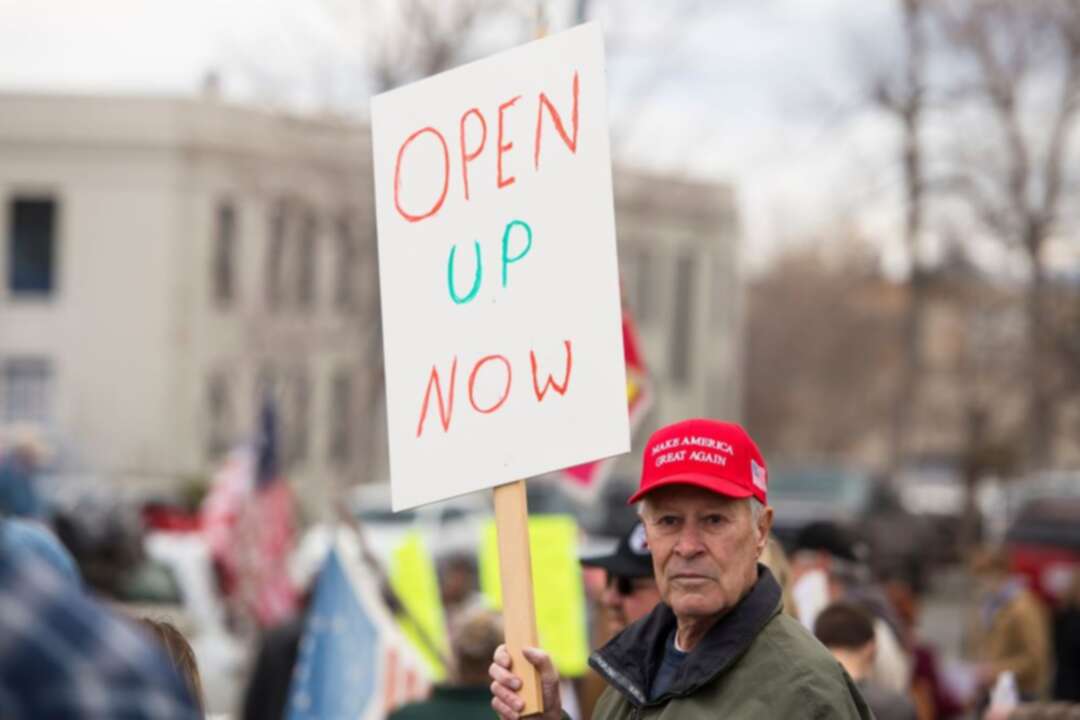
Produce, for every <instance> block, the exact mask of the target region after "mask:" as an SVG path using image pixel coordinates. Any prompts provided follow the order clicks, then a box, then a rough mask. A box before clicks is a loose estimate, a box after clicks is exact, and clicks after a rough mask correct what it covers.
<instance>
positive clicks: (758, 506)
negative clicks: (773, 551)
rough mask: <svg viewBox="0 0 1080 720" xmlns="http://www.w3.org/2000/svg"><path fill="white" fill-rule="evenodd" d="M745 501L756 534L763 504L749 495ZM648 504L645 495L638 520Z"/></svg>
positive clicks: (759, 524)
mask: <svg viewBox="0 0 1080 720" xmlns="http://www.w3.org/2000/svg"><path fill="white" fill-rule="evenodd" d="M746 499H747V501H748V502H749V504H750V519H751V520H752V521H753V523H754V532H755V533H756V532H757V529H758V528H759V527H760V526H761V516H762V515H764V514H765V503H763V502H761V501H760V500H758V499H757V498H756V497H754V496H753V495H751V496H750V497H748V498H746ZM648 502H649V496H648V495H646V496H645V497H643V498H642V499H641V502H639V503H638V506H637V514H638V517H640V518H644V517H645V507H646V505H647V504H648Z"/></svg>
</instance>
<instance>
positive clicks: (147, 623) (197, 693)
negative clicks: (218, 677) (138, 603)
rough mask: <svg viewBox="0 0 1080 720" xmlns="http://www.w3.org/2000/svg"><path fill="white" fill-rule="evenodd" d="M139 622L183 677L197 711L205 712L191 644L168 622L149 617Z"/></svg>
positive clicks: (196, 663)
mask: <svg viewBox="0 0 1080 720" xmlns="http://www.w3.org/2000/svg"><path fill="white" fill-rule="evenodd" d="M140 622H141V623H142V624H143V627H145V628H147V629H149V630H150V632H151V633H153V635H154V637H155V638H157V640H158V642H159V643H161V646H162V647H163V648H164V650H165V654H166V655H168V657H169V661H170V662H171V663H172V666H173V668H174V669H175V670H176V672H177V674H178V675H179V676H180V677H181V678H183V680H184V684H185V685H186V686H187V689H188V691H189V692H190V693H191V697H192V699H193V700H194V701H195V706H196V707H197V708H198V709H199V713H200V714H202V713H203V712H205V709H206V708H205V707H204V704H203V693H202V679H201V678H200V677H199V664H198V662H196V660H195V651H194V650H192V649H191V644H190V643H188V641H187V638H185V637H184V634H183V633H181V632H180V631H179V630H178V629H177V628H176V626H175V625H173V624H172V623H170V622H166V621H164V620H152V619H150V618H142V619H141V620H140Z"/></svg>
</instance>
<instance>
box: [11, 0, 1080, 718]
mask: <svg viewBox="0 0 1080 720" xmlns="http://www.w3.org/2000/svg"><path fill="white" fill-rule="evenodd" d="M587 21H595V22H597V23H599V25H600V27H601V29H602V31H603V34H604V38H605V47H606V63H607V67H606V73H607V83H608V87H607V92H608V106H609V127H610V137H611V145H612V156H613V167H612V174H613V182H614V190H615V224H616V231H617V245H618V260H619V270H620V283H621V294H622V303H623V334H624V341H625V342H626V356H627V357H626V360H627V378H628V387H627V400H628V406H629V409H630V416H631V424H632V428H633V448H632V451H631V453H629V454H628V455H626V456H623V457H620V458H617V459H614V460H612V461H610V462H604V463H597V464H595V465H590V466H586V467H583V468H576V469H574V470H572V471H570V472H566V473H554V474H552V475H551V476H546V477H540V478H530V479H529V481H528V491H529V509H530V513H532V514H533V516H534V517H540V518H549V519H550V518H558V521H557V522H554V523H552V524H548V525H545V526H543V527H542V528H540V529H534V531H535V532H539V533H541V534H542V537H545V538H549V540H548V541H546V542H548V543H549V545H548V546H547V549H548V550H550V552H545V553H541V555H542V558H541V559H540V560H537V561H536V562H537V565H538V566H539V568H540V569H539V570H538V572H542V573H547V574H548V575H549V576H550V577H557V578H558V580H557V582H555V583H554V585H553V587H556V588H558V594H560V597H561V598H562V604H561V605H559V606H558V607H557V608H556V609H555V610H553V611H552V612H553V613H554V615H553V616H552V617H554V618H555V620H549V621H548V622H549V627H555V628H557V629H556V630H555V631H549V632H555V633H557V634H558V637H554V636H553V635H551V634H549V635H548V636H547V639H548V640H549V641H550V642H551V643H553V644H554V645H555V646H557V647H558V648H560V652H562V653H563V655H562V656H561V657H564V658H565V660H564V664H563V667H561V668H560V669H561V670H562V671H563V675H564V676H566V677H567V682H568V683H569V682H571V681H574V682H576V683H577V691H578V692H577V695H578V697H579V698H580V701H581V702H580V707H576V708H574V710H573V712H572V714H573V713H577V714H576V715H574V716H575V717H582V718H583V717H587V716H588V705H589V691H588V689H587V688H586V687H585V686H586V685H587V683H586V682H584V681H582V680H581V678H582V677H584V676H585V667H584V657H585V655H586V654H587V651H588V649H589V648H591V647H595V646H596V644H597V643H598V642H601V641H602V640H603V639H605V638H604V637H603V634H604V633H603V631H602V629H601V628H602V621H601V618H602V617H603V615H604V612H605V608H604V603H603V601H602V596H603V593H604V589H605V582H606V580H605V577H604V574H603V573H602V572H599V573H598V572H596V571H595V570H589V569H587V568H586V569H585V570H582V568H581V567H580V565H579V564H578V558H579V557H582V556H588V555H590V554H597V553H604V552H608V551H610V550H611V549H612V548H613V547H615V545H616V542H617V541H618V539H619V538H621V537H623V536H625V535H626V533H628V532H630V531H631V529H632V528H633V526H634V524H635V522H636V515H635V511H634V508H632V507H628V506H627V505H626V498H627V497H629V495H631V494H632V493H633V491H634V490H635V489H636V487H637V483H638V474H639V472H640V457H641V455H640V454H641V449H642V446H643V444H644V442H645V440H646V438H647V437H648V436H649V434H650V433H651V432H653V431H654V430H656V429H657V428H660V427H662V426H664V425H667V424H669V423H671V422H674V421H677V420H680V419H683V418H689V417H711V418H717V419H724V420H729V421H733V422H739V423H741V424H742V425H743V426H744V427H746V429H747V430H748V431H749V433H750V434H751V435H752V436H753V438H754V439H755V440H756V442H757V444H758V445H759V446H760V448H761V450H762V452H763V454H764V457H765V458H766V460H767V462H768V466H769V504H770V505H772V506H773V507H774V508H775V512H776V515H775V518H776V519H775V524H774V528H773V532H774V535H775V536H776V538H777V539H778V541H779V543H780V544H781V545H782V546H783V548H784V550H785V551H786V553H787V555H788V556H789V558H791V559H792V560H793V561H794V560H795V559H797V556H798V553H799V551H800V549H803V550H804V549H805V547H802V546H800V542H801V541H800V537H804V538H805V534H804V533H803V531H804V530H805V529H806V528H807V527H809V526H811V525H814V524H826V525H829V526H831V527H834V528H839V529H841V530H842V531H843V535H844V537H845V538H846V541H845V542H847V544H846V545H845V548H846V549H849V550H850V551H851V553H852V557H853V558H854V562H855V563H856V564H857V565H859V566H860V568H861V569H862V570H863V571H865V573H866V575H865V577H866V578H867V582H871V581H872V582H873V583H875V584H877V585H879V586H880V587H883V588H886V590H888V595H889V598H890V600H891V601H892V602H893V603H894V605H895V606H896V610H897V611H898V612H897V614H898V615H900V616H902V622H903V625H904V628H903V632H901V633H900V634H901V635H903V638H902V639H903V644H904V646H905V650H906V651H907V652H908V653H909V654H910V655H911V657H913V658H914V657H916V655H917V653H916V649H917V648H922V650H923V651H924V652H925V654H927V655H929V656H932V657H933V658H934V659H935V668H936V669H935V670H934V671H933V673H932V674H933V677H934V678H935V679H936V680H937V681H940V682H939V685H940V687H938V689H939V690H940V691H941V692H942V693H944V695H945V696H947V697H946V699H945V700H943V699H942V698H937V702H936V704H935V703H931V704H930V705H926V704H925V703H924V704H920V705H919V711H920V718H930V717H977V716H978V715H977V714H976V713H978V712H981V707H980V705H981V704H982V706H984V705H985V699H986V698H985V696H986V693H987V691H989V689H990V688H989V687H988V686H987V683H988V682H989V683H990V684H991V685H992V684H993V681H994V680H995V679H996V678H989V679H988V678H986V677H983V676H982V675H981V674H980V668H981V667H983V666H982V665H980V663H981V660H980V658H979V650H978V647H979V645H980V640H981V638H980V632H981V631H980V630H979V627H978V624H977V623H973V618H977V617H978V614H979V612H980V608H982V607H983V606H982V604H981V603H982V602H983V600H984V598H983V595H982V594H981V593H982V592H983V591H984V590H985V589H986V586H985V585H984V584H982V582H981V580H980V578H981V573H983V572H985V571H986V568H987V567H989V566H990V565H993V563H992V562H990V563H989V565H988V564H987V562H988V561H986V557H987V554H988V553H990V554H993V556H994V558H996V559H999V560H1000V561H1001V562H1003V563H1004V564H1005V565H1006V566H1007V571H1008V574H1009V577H1010V578H1013V579H1014V580H1019V581H1021V582H1022V583H1023V585H1024V587H1025V588H1027V590H1028V591H1030V592H1031V594H1032V595H1033V596H1034V597H1035V598H1037V601H1038V602H1039V603H1040V606H1041V607H1042V608H1043V611H1044V613H1045V618H1046V628H1045V631H1046V633H1047V637H1048V638H1050V640H1051V644H1050V645H1049V646H1048V647H1047V650H1046V652H1047V663H1048V667H1052V666H1054V659H1053V653H1054V652H1055V648H1056V647H1061V646H1062V643H1060V642H1058V644H1056V645H1055V644H1054V641H1055V638H1054V635H1053V633H1054V628H1055V627H1059V625H1055V618H1061V617H1065V615H1066V614H1068V613H1076V612H1080V530H1078V528H1080V215H1078V213H1077V207H1078V204H1077V199H1078V198H1080V184H1078V183H1080V173H1078V172H1077V168H1078V167H1080V165H1078V162H1077V161H1078V159H1080V147H1078V146H1077V143H1078V142H1080V139H1078V138H1077V136H1076V133H1075V130H1076V125H1077V112H1078V109H1080V6H1078V5H1077V4H1075V3H1073V2H1069V1H1067V0H1059V1H1054V0H1036V1H1033V2H1020V1H1019V0H1015V1H1013V2H1008V1H1006V0H879V1H877V2H859V1H858V0H823V1H822V2H814V3H806V2H799V1H797V0H758V1H756V2H748V1H744V0H724V1H723V2H700V1H695V0H672V1H671V2H665V3H640V2H630V1H629V0H549V1H547V2H544V1H542V0H541V1H527V0H506V1H505V2H495V1H494V0H453V1H450V2H447V1H442V0H401V1H400V2H391V1H390V0H362V1H358V2H348V1H347V0H312V2H308V3H304V4H296V3H287V2H284V1H282V0H264V1H262V2H255V1H254V0H237V1H236V2H231V3H227V4H222V3H212V2H208V1H204V0H194V1H192V2H188V3H182V4H176V3H163V2H135V1H134V0H99V1H98V2H94V3H82V2H75V1H74V0H71V1H67V0H42V1H40V2H34V3H19V2H14V0H0V242H2V243H3V247H2V251H0V501H2V502H3V504H4V506H3V507H2V508H0V510H2V512H3V514H4V515H5V516H10V517H23V518H31V519H32V520H34V521H35V522H39V523H43V524H44V525H46V526H47V527H48V528H49V530H50V532H51V533H53V534H54V535H55V537H56V538H58V539H59V541H60V542H61V543H62V545H63V547H64V548H65V550H66V551H67V552H68V553H70V555H71V556H72V557H73V558H74V560H75V561H76V563H77V566H78V570H79V573H80V575H81V577H82V579H83V582H84V584H85V586H86V589H87V592H90V593H92V594H93V596H94V597H95V598H98V599H100V600H101V602H104V603H106V604H108V605H109V606H111V607H115V608H117V609H118V610H119V611H120V612H123V613H126V614H129V615H132V616H136V617H145V616H152V617H159V618H168V619H170V621H172V622H174V623H175V624H176V625H177V627H179V628H180V629H181V630H182V631H183V633H184V635H185V636H186V637H187V638H188V639H189V640H190V642H191V644H192V646H193V647H194V650H195V655H196V656H197V658H198V660H199V666H200V669H201V672H202V676H203V692H204V694H205V698H206V705H207V710H208V711H209V712H210V713H211V714H217V715H224V716H234V717H255V716H258V715H252V714H250V712H246V711H245V707H246V706H247V705H248V704H250V702H251V701H250V697H247V696H246V693H247V692H248V691H249V688H250V683H251V678H252V677H253V672H254V668H255V666H256V663H257V660H256V659H257V656H258V654H259V652H260V648H262V647H264V644H265V642H264V641H265V638H266V634H267V633H268V632H270V631H271V630H272V629H273V628H277V627H280V626H281V625H282V624H286V623H300V624H299V625H297V627H300V628H303V627H304V626H303V623H302V621H303V618H304V617H305V615H304V613H305V612H306V608H308V607H310V604H311V602H312V597H313V594H314V592H315V587H316V579H319V582H320V583H321V582H322V578H324V577H328V575H326V572H325V571H326V569H327V566H326V558H327V552H328V550H329V549H331V548H337V549H338V550H339V552H340V553H341V554H342V556H343V557H346V558H349V563H351V565H350V570H349V572H348V573H347V575H348V576H349V580H350V583H351V586H350V587H352V588H353V590H352V591H355V592H356V593H357V596H358V597H361V598H367V600H366V601H364V602H361V603H360V604H361V605H365V602H366V605H365V607H366V608H368V609H366V610H365V611H364V612H365V613H366V614H365V618H366V619H365V622H366V623H367V625H364V627H370V628H371V633H370V637H375V636H380V637H382V640H381V641H380V642H382V643H383V644H382V645H381V646H380V648H381V649H382V650H384V651H385V652H384V654H383V655H381V656H374V655H371V656H368V657H367V660H366V661H365V662H366V667H367V669H368V670H367V671H370V672H371V673H378V675H377V680H375V679H373V680H372V681H371V682H372V683H378V684H379V688H380V689H378V690H375V689H370V690H369V694H373V693H374V694H379V696H380V700H379V704H380V708H381V709H380V711H379V713H381V714H379V715H377V716H383V715H384V714H385V713H388V712H390V711H392V710H393V709H395V708H396V707H399V706H401V705H404V704H407V703H408V702H410V701H415V700H418V699H421V698H423V697H424V696H425V693H426V692H427V690H428V689H429V688H430V687H431V686H432V685H433V684H437V683H439V682H443V681H445V680H446V679H447V670H448V662H447V658H449V657H450V656H452V655H453V653H454V648H452V647H451V645H450V641H449V639H448V628H449V627H450V626H451V625H452V624H453V622H452V621H453V616H454V615H455V613H456V612H458V611H460V610H461V609H462V608H465V607H468V606H470V605H471V604H472V603H473V602H475V601H476V600H477V599H478V598H480V599H483V600H484V601H485V602H497V594H498V590H497V586H498V582H497V575H496V576H492V575H491V572H492V570H491V568H492V562H493V561H492V557H493V556H492V553H493V552H495V549H494V543H493V540H492V539H491V538H492V536H491V532H492V530H491V518H492V510H491V501H490V497H489V494H488V493H474V494H472V495H467V496H462V497H459V498H455V499H452V500H448V501H445V502H441V503H436V504H433V505H428V506H424V507H421V508H417V509H414V510H409V511H405V512H401V513H393V512H392V511H391V510H390V491H389V468H388V459H387V436H386V407H385V403H386V396H385V385H384V374H383V371H384V368H383V352H382V328H381V315H380V307H379V276H378V265H377V259H378V258H377V252H376V227H375V220H374V212H373V204H374V198H373V187H372V167H371V134H370V128H369V117H370V114H369V113H370V101H371V98H372V96H373V95H375V94H378V93H380V92H383V91H386V90H389V89H393V88H395V87H398V86H401V85H404V84H407V83H409V82H412V81H415V80H419V79H421V78H424V77H427V76H430V75H432V74H435V73H438V72H442V71H445V70H448V69H452V68H454V67H457V66H459V65H461V64H463V63H466V62H468V61H471V60H476V59H479V58H483V57H486V56H488V55H491V54H493V53H496V52H498V51H501V50H505V49H508V48H512V47H515V46H518V45H521V44H523V43H525V42H528V41H530V40H532V39H535V38H536V37H538V36H541V35H544V34H553V33H557V32H559V31H560V30H564V29H566V28H569V27H572V26H574V25H577V24H579V23H581V22H587ZM552 286H553V292H558V280H557V279H553V282H552ZM536 441H537V442H540V443H542V442H543V441H544V440H543V438H537V439H536ZM430 481H431V482H432V483H438V482H439V478H437V477H433V478H430ZM535 544H536V542H535V540H534V546H535ZM552 548H554V549H555V550H552ZM535 552H536V550H535V548H534V553H535ZM493 578H494V579H493ZM326 584H327V585H328V586H329V584H330V581H329V580H327V581H326ZM319 587H322V586H321V585H320V586H319ZM549 590H550V589H549ZM327 592H329V591H327ZM343 592H344V591H343ZM552 592H554V591H552ZM544 602H547V601H544ZM376 606H377V607H376ZM560 613H562V614H560ZM560 618H561V619H560ZM566 618H569V620H567V619H566ZM541 624H542V625H543V624H544V621H543V620H541ZM1068 627H1073V628H1075V627H1076V625H1075V624H1073V625H1071V626H1068ZM309 630H310V628H309ZM543 632H544V630H543V627H542V635H543ZM380 633H381V635H380ZM355 637H357V638H368V640H356V642H357V643H360V644H362V643H364V642H373V641H372V640H370V637H369V636H368V635H364V634H363V633H361V632H360V631H359V630H358V631H357V634H356V635H355ZM313 642H314V641H313ZM293 651H294V652H293V656H294V657H295V644H294V646H293ZM920 657H921V655H920ZM1074 660H1075V658H1074ZM311 662H312V663H314V665H312V666H311V667H315V668H317V667H319V665H318V662H317V660H312V661H311ZM1062 663H1063V661H1061V660H1060V659H1058V660H1057V664H1058V665H1062ZM305 667H307V666H305ZM913 667H914V665H913ZM388 668H391V669H388ZM568 668H569V669H570V670H569V672H568V671H567V669H568ZM309 670H310V668H309ZM310 672H317V670H310ZM326 672H329V671H326ZM365 672H366V671H365ZM398 672H400V678H399V682H397V684H396V685H394V688H395V689H394V690H393V691H390V690H386V687H387V685H386V683H388V682H389V681H388V680H387V677H389V676H390V675H393V674H394V673H398ZM309 674H310V673H309ZM1052 674H1053V671H1049V675H1048V678H1049V677H1050V675H1052ZM286 677H291V678H294V679H295V677H294V676H293V675H286ZM372 677H373V678H374V677H376V676H375V675H372ZM297 682H300V681H297ZM286 684H288V683H286ZM301 686H302V683H301V685H297V686H295V687H301ZM358 687H368V685H365V684H363V683H360V684H359V685H358ZM372 687H374V685H372ZM294 689H295V688H294ZM1072 691H1073V692H1076V693H1077V695H1076V696H1065V695H1062V696H1060V699H1062V700H1067V699H1071V700H1072V701H1073V702H1080V688H1076V687H1073V688H1072ZM297 692H300V691H297ZM913 692H914V691H913ZM1054 693H1055V690H1054V689H1053V682H1052V681H1051V680H1049V679H1048V680H1047V684H1046V689H1045V692H1044V693H1042V695H1041V698H1040V699H1043V700H1050V699H1053V695H1054ZM293 699H294V702H295V697H294V698H293ZM1025 699H1027V698H1025ZM1032 699H1033V698H1032ZM366 701H367V698H366V697H361V698H360V699H359V700H357V702H361V703H362V702H366ZM950 703H951V704H950ZM357 707H366V706H362V705H361V706H357ZM295 709H296V708H295V706H294V711H295ZM373 716H374V715H373Z"/></svg>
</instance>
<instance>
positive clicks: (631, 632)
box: [589, 566, 873, 720]
mask: <svg viewBox="0 0 1080 720" xmlns="http://www.w3.org/2000/svg"><path fill="white" fill-rule="evenodd" d="M782 606H783V601H782V598H781V592H780V586H779V585H777V584H776V580H774V579H773V576H772V574H771V573H770V572H769V571H768V570H767V569H766V568H765V567H764V566H759V567H758V581H757V583H756V584H755V585H754V587H753V588H752V589H751V590H750V592H749V593H748V594H747V595H746V597H744V598H743V599H742V600H741V601H740V602H739V604H738V605H736V606H735V608H734V609H733V610H731V612H729V613H728V614H727V615H725V616H724V617H723V618H721V619H720V620H719V621H718V622H717V623H716V625H714V626H713V627H712V629H710V630H709V632H708V633H707V634H706V636H705V637H704V638H703V639H702V640H701V642H699V643H698V645H697V646H696V647H694V649H693V650H692V651H691V652H690V654H689V656H688V657H687V658H686V660H685V661H684V664H683V666H682V668H681V669H680V671H679V674H678V676H677V677H676V678H675V682H674V685H673V686H672V688H671V689H670V690H669V691H668V692H667V693H665V694H664V695H663V696H661V697H659V698H657V699H656V700H654V701H648V700H647V698H648V688H649V683H650V681H651V680H652V678H653V676H654V674H655V672H656V668H658V667H659V665H660V660H661V659H662V657H663V653H664V645H665V643H666V642H667V639H668V637H670V635H671V632H672V630H673V629H674V627H675V615H674V613H673V612H672V611H671V608H669V607H668V606H667V605H665V604H663V603H661V604H660V605H658V606H657V607H656V609H655V610H653V612H652V613H650V614H649V615H647V616H646V617H644V618H642V619H641V620H639V621H638V622H636V623H634V624H633V625H631V626H630V627H628V628H626V630H624V631H623V632H622V633H620V634H619V635H617V636H616V637H615V638H614V639H613V640H612V641H611V642H609V643H608V644H607V645H605V646H604V647H603V648H601V649H600V650H598V651H596V652H595V653H594V654H593V656H592V657H591V658H589V664H590V665H592V666H593V668H595V669H596V671H597V672H599V673H600V674H601V675H602V676H603V677H604V678H605V679H606V680H607V682H608V685H609V687H608V688H607V690H605V691H604V694H603V695H601V696H600V700H599V701H598V702H597V704H596V709H595V710H594V711H593V720H630V719H633V720H639V719H640V720H646V719H656V720H687V719H690V718H722V719H724V720H728V719H731V720H742V719H743V718H767V719H768V720H773V719H776V720H788V719H793V718H797V719H798V720H804V719H806V720H814V719H817V718H822V719H824V718H828V719H829V720H834V719H837V720H845V719H848V718H850V719H855V718H860V719H865V720H869V719H871V718H873V715H872V714H871V712H870V709H869V708H868V707H867V705H866V702H865V701H864V700H863V698H862V696H861V695H860V694H859V691H858V690H857V689H856V688H855V684H854V683H853V682H852V681H851V678H850V677H848V675H847V673H846V672H844V669H843V668H842V667H841V666H840V664H839V663H838V662H837V661H836V660H835V659H833V657H832V655H830V654H829V651H828V650H826V649H825V647H824V646H822V645H821V643H819V642H818V641H817V640H816V639H815V638H814V637H813V636H812V635H811V634H810V633H809V632H807V631H806V629H805V628H803V626H802V625H800V624H799V622H798V621H797V620H795V619H793V618H792V617H790V616H789V615H786V614H784V613H782V612H781V610H782Z"/></svg>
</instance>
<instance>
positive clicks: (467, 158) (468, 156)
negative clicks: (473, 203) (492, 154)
mask: <svg viewBox="0 0 1080 720" xmlns="http://www.w3.org/2000/svg"><path fill="white" fill-rule="evenodd" d="M470 115H476V117H477V118H478V119H479V120H480V130H481V131H482V134H481V135H480V146H479V147H477V148H476V150H474V151H473V152H471V153H470V152H466V150H465V120H466V119H467V118H468V117H469V116H470ZM486 142H487V122H486V121H485V120H484V116H483V115H482V114H481V113H480V111H479V110H477V109H476V108H469V109H468V110H466V111H465V113H464V114H463V115H462V116H461V179H462V180H463V181H464V183H465V199H466V200H468V199H469V163H470V162H472V161H473V160H475V159H476V158H477V157H479V155H480V151H481V150H483V149H484V143H486Z"/></svg>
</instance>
